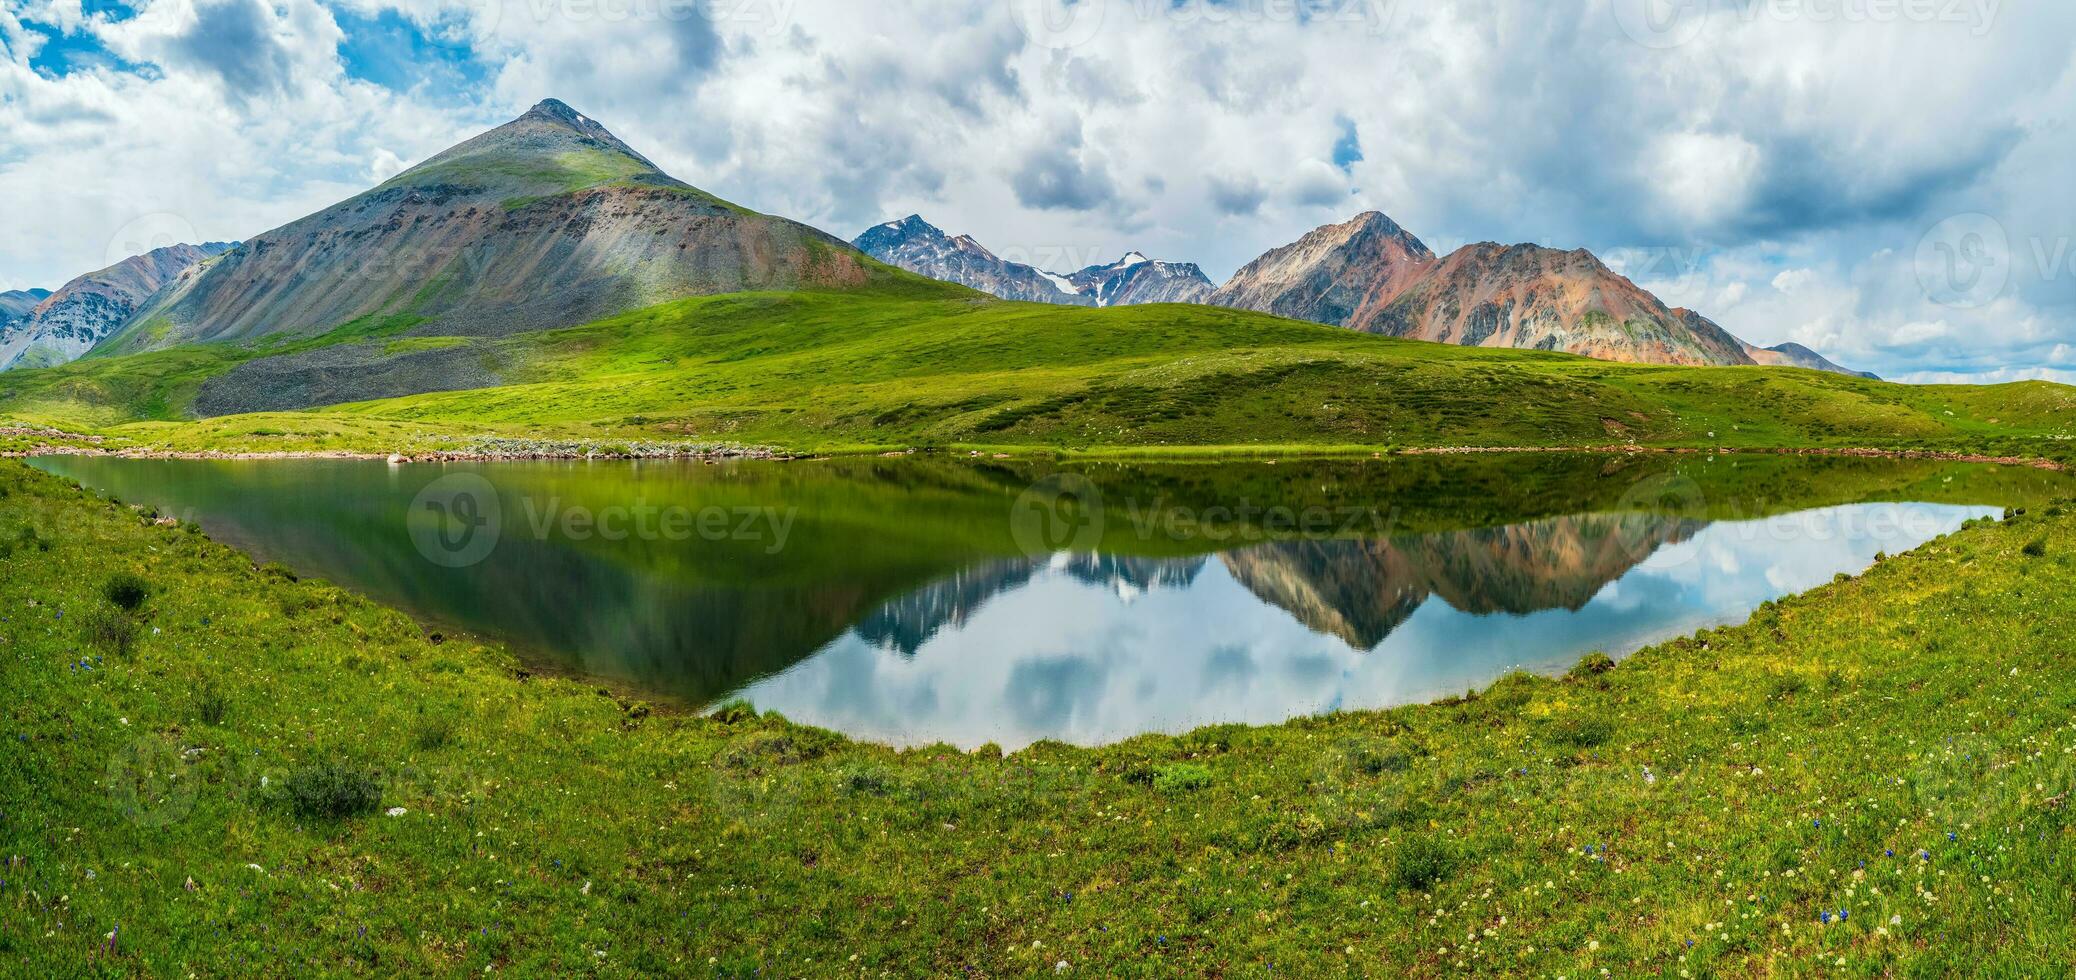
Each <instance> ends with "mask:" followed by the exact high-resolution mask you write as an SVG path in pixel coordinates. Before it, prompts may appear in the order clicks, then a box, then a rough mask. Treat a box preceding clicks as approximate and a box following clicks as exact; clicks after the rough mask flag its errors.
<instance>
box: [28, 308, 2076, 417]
mask: <svg viewBox="0 0 2076 980" xmlns="http://www.w3.org/2000/svg"><path fill="white" fill-rule="evenodd" d="M363 326H365V325H363ZM381 333H382V331H380V330H371V329H352V330H342V331H339V332H337V333H336V334H335V335H334V336H332V337H330V338H328V339H327V342H336V343H338V344H341V345H351V346H350V349H351V350H352V351H353V352H354V355H355V356H356V357H357V358H359V363H361V365H362V366H361V367H359V368H358V370H361V371H363V372H364V374H365V376H367V377H369V378H370V379H379V380H380V383H381V384H382V385H383V386H384V387H383V388H382V389H381V390H388V391H423V390H425V389H428V388H434V387H439V386H441V385H442V384H446V383H449V379H450V378H451V377H453V376H454V375H456V374H457V373H461V374H474V373H480V374H482V375H484V376H487V377H492V378H494V379H495V382H496V384H495V386H494V387H488V388H481V389H477V390H468V391H452V392H439V393H428V394H412V395H407V396H404V397H394V398H387V399H383V400H379V401H369V402H363V403H359V404H350V405H339V406H333V407H328V408H321V409H316V410H311V411H293V412H272V413H265V414H247V415H237V416H228V417H221V418H215V419H209V420H204V421H200V422H188V421H187V420H188V419H189V418H190V416H191V414H192V412H193V409H194V406H195V403H196V400H197V397H198V394H199V393H203V392H205V391H206V392H207V393H208V394H209V397H210V399H211V401H212V402H216V403H222V402H229V403H234V404H235V403H238V402H239V401H240V399H241V398H246V397H248V396H250V397H255V398H257V397H262V396H267V397H272V396H270V395H266V393H267V392H272V391H276V390H278V389H280V388H281V387H282V385H281V382H280V380H279V376H277V375H271V374H265V373H261V372H258V371H257V370H256V369H257V368H259V367H262V366H265V365H266V364H270V363H274V362H269V361H261V360H259V359H261V358H264V357H267V356H269V355H279V354H282V353H284V352H289V351H290V350H291V348H288V347H285V346H282V345H280V344H279V343H278V342H277V344H276V346H275V347H273V348H266V347H240V346H230V345H206V346H190V347H186V348H180V349H174V350H169V351H164V352H159V353H153V354H144V355H135V356H129V357H116V358H106V359H100V360H95V361H90V362H83V363H79V364H74V365H69V366H66V367H64V368H59V369H55V370H47V371H31V372H21V373H11V374H8V375H6V376H4V377H0V417H6V418H13V419H17V420H21V421H29V422H37V423H43V424H50V425H55V426H60V427H66V428H72V429H85V430H92V431H96V432H103V433H109V434H113V435H118V436H122V437H125V438H128V439H133V440H137V441H140V442H145V443H150V444H155V445H160V446H164V447H168V448H177V449H201V448H236V449H243V450H259V451H264V450H308V449H362V450H367V451H384V452H386V451H390V450H392V449H402V450H406V451H413V450H423V449H430V448H437V447H440V446H450V447H451V446H453V445H455V444H457V442H458V441H459V440H461V439H463V438H464V437H466V436H469V435H475V434H505V435H524V436H550V435H552V436H556V437H568V438H579V439H597V440H607V441H610V440H616V439H633V438H642V439H685V440H722V441H729V442H737V443H754V444H767V445H778V446H783V447H788V448H794V449H840V448H867V447H906V446H932V447H945V446H956V447H967V446H975V447H1005V448H1007V447H1034V448H1035V447H1043V448H1047V449H1062V450H1103V449H1136V450H1159V449H1161V448H1163V447H1166V448H1171V449H1172V448H1175V447H1258V448H1264V449H1276V450H1278V451H1287V450H1289V449H1290V448H1293V447H1303V448H1309V449H1315V450H1318V449H1350V450H1353V449H1364V450H1368V449H1377V448H1385V447H1423V446H1425V447H1434V446H1606V445H1615V444H1624V443H1632V442H1633V443H1637V444H1642V445H1651V446H1691V447H1716V446H1722V447H1869V448H1882V449H1931V450H1941V451H1966V452H1980V453H1996V454H2010V455H2024V456H2036V457H2052V458H2065V457H2067V456H2068V455H2069V450H2068V448H2067V446H2068V445H2069V443H2068V440H2069V439H2070V437H2071V436H2072V435H2076V389H2072V388H2068V387H2064V386H2060V385H2053V384H2047V383H2042V382H2035V383H2025V384H2015V385H2004V386H1998V387H1964V386H1930V387H1913V386H1905V385H1895V384H1888V383H1884V382H1879V381H1871V380H1866V379H1861V378H1852V377H1843V376H1838V375H1830V374H1823V373H1819V372H1814V371H1802V370H1794V369H1784V368H1680V367H1659V366H1645V365H1629V364H1618V363H1611V362H1605V361H1595V360H1588V359H1585V358H1579V357H1572V356H1568V355H1562V354H1548V353H1541V352H1534V351H1514V350H1487V349H1480V348H1464V347H1455V346H1448V345H1440V344H1428V343H1419V342H1412V341H1399V340H1392V339H1386V338H1379V337H1374V336H1369V335H1364V334H1356V333H1351V332H1348V331H1344V330H1338V329H1334V328H1329V327H1322V326H1316V325H1313V324H1307V323H1299V322H1296V321H1290V320H1283V319H1278V318H1274V317H1269V316H1265V315H1261V314H1255V313H1248V312H1243V311H1237V310H1226V309H1215V308H1208V307H1196V306H1146V307H1128V308H1120V309H1079V308H1071V307H1059V306H1041V305H1033V304H1021V303H1006V302H998V301H990V300H983V299H978V298H974V297H971V296H968V295H954V296H952V297H950V298H946V297H945V295H944V294H943V293H942V292H938V291H935V290H928V289H924V288H922V287H920V286H915V285H910V284H907V283H899V284H895V285H893V286H890V287H882V288H879V289H876V290H873V291H870V292H863V293H860V292H850V293H827V292H792V293H749V294H734V295H726V296H717V297H707V298H700V299H691V300H684V301H679V302H674V303H669V304H665V305H662V306H657V307H652V308H649V309H645V310H642V311H639V312H636V313H632V314H627V315H623V316H618V317H614V318H611V319H607V320H604V321H601V322H597V323H594V324H590V325H588V326H584V327H578V328H573V329H566V330H556V331H548V332H537V333H529V334H520V335H516V336H510V337H503V338H463V337H453V338H442V337H433V338H426V337H413V338H410V339H397V338H395V337H385V336H381V335H380V334H381ZM312 346H313V345H312V344H311V343H310V342H308V341H304V342H299V343H297V344H296V345H295V347H294V348H293V350H294V351H305V350H308V349H311V347H312ZM243 389H250V391H246V390H243ZM167 423H184V424H177V425H176V424H167Z"/></svg>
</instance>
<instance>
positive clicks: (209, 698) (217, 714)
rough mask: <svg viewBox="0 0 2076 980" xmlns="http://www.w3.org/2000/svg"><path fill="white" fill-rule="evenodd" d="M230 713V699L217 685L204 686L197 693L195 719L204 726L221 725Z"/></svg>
mask: <svg viewBox="0 0 2076 980" xmlns="http://www.w3.org/2000/svg"><path fill="white" fill-rule="evenodd" d="M230 711H231V701H230V699H229V698H227V697H225V696H224V693H223V691H221V690H219V689H218V688H217V686H216V685H214V684H204V685H202V687H201V689H199V690H197V691H196V692H195V718H196V720H198V721H200V722H201V723H202V724H204V725H210V726H215V725H221V724H223V720H224V716H226V715H228V714H230Z"/></svg>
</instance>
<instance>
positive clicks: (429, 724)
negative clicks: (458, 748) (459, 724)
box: [411, 709, 459, 752]
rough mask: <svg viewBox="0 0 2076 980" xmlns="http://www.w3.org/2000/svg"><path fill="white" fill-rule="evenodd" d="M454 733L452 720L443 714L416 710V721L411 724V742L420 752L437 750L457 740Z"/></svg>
mask: <svg viewBox="0 0 2076 980" xmlns="http://www.w3.org/2000/svg"><path fill="white" fill-rule="evenodd" d="M458 741H459V739H458V738H457V737H456V736H455V733H454V720H453V719H452V718H449V717H447V716H446V715H443V714H428V713H426V712H425V711H424V710H423V709H420V710H419V712H418V721H417V723H416V724H414V725H412V726H411V744H412V745H414V746H417V747H418V750H419V751H421V752H437V751H439V750H441V749H444V748H447V747H449V746H452V745H454V744H455V743H456V742H458Z"/></svg>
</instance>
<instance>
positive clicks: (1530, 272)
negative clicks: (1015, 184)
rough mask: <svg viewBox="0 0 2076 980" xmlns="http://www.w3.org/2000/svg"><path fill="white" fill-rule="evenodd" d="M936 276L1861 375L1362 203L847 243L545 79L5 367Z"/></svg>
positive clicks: (321, 376)
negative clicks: (1212, 224) (373, 177)
mask: <svg viewBox="0 0 2076 980" xmlns="http://www.w3.org/2000/svg"><path fill="white" fill-rule="evenodd" d="M903 270H906V271H903ZM918 277H926V278H918ZM931 280H935V281H937V282H932V281H931ZM939 282H941V283H952V284H957V285H960V286H966V287H970V288H972V289H977V290H979V291H981V292H983V293H987V294H991V295H994V296H998V297H1002V298H1005V299H1012V300H1020V301H1024V302H1033V303H1050V304H1061V305H1070V306H1083V307H1117V306H1132V305H1140V304H1149V303H1189V304H1205V305H1214V306H1225V307H1232V308H1237V309H1246V310H1255V311H1260V312H1264V313H1270V314H1275V315H1278V316H1283V317H1288V318H1292V319H1300V320H1310V321H1314V322H1318V323H1324V324H1331V325H1335V326H1341V327H1346V328H1349V329H1352V330H1359V331H1364V332H1369V333H1376V334H1384V335H1388V336H1394V337H1403V338H1410V339H1417V340H1427V341H1435V342H1440V343H1449V344H1460V345H1468V346H1484V347H1518V348H1532V349H1541V350H1552V351H1564V352H1569V353H1575V354H1584V355H1588V356H1592V357H1598V358H1604V359H1609V360H1621V361H1636V362H1644V363H1656V364H1696V365H1702V364H1707V365H1755V364H1763V365H1777V366H1792V367H1807V368H1814V369H1817V370H1823V371H1832V372H1836V373H1840V374H1853V373H1855V372H1851V371H1848V370H1846V369H1844V368H1841V367H1839V366H1838V365H1836V364H1833V363H1832V362H1830V361H1828V360H1826V359H1824V358H1823V357H1822V356H1821V355H1818V354H1817V353H1816V352H1814V351H1810V350H1808V349H1807V348H1804V347H1800V346H1797V345H1791V344H1790V345H1782V346H1780V347H1776V348H1771V349H1761V348H1757V347H1754V346H1752V345H1749V344H1746V343H1744V342H1743V341H1740V340H1738V339H1737V338H1735V337H1733V336H1731V335H1730V334H1729V333H1728V332H1727V331H1725V330H1723V329H1722V328H1721V327H1719V326H1717V325H1716V324H1715V323H1714V322H1712V321H1710V320H1709V319H1708V318H1707V317H1705V316H1702V315H1700V314H1698V313H1694V312H1692V311H1688V310H1680V309H1673V308H1670V307H1668V306H1666V305H1665V304H1664V303H1663V302H1661V301H1660V300H1659V299H1658V298H1657V297H1655V296H1653V295H1651V294H1650V293H1649V292H1647V291H1645V290H1643V289H1641V288H1639V287H1637V286H1636V285H1635V284H1634V283H1632V282H1630V281H1629V280H1628V279H1626V278H1624V277H1622V276H1620V275H1618V274H1616V273H1615V272H1613V271H1612V270H1610V269H1609V268H1608V267H1607V266H1606V265H1605V264H1603V263H1602V262H1601V261H1600V260H1599V259H1598V258H1596V257H1595V256H1594V255H1592V254H1591V253H1590V252H1586V251H1583V250H1577V251H1569V252H1566V251H1558V250H1554V249H1548V248H1543V247H1541V246H1536V245H1513V246H1503V245H1498V244H1492V243H1480V244H1475V245H1469V246H1465V247H1464V248H1461V249H1458V250H1457V251H1455V252H1454V253H1451V254H1450V255H1447V256H1438V255H1436V254H1435V253H1434V252H1433V251H1432V250H1430V249H1429V248H1428V247H1427V246H1426V245H1425V244H1423V243H1422V242H1421V241H1420V239H1419V238H1417V237H1415V236H1414V235H1413V234H1412V233H1411V232H1409V231H1407V230H1406V229H1404V228H1402V227H1400V226H1399V225H1398V224H1397V223H1396V222H1394V221H1392V220H1391V219H1390V218H1388V217H1386V216H1385V215H1383V214H1380V213H1377V212H1369V213H1366V214H1362V215H1358V216H1356V217H1355V218H1353V219H1351V220H1349V221H1347V222H1343V223H1341V224H1336V225H1328V226H1325V227H1322V228H1319V229H1316V230H1314V231H1312V232H1310V233H1308V234H1306V235H1305V236H1303V237H1302V238H1300V239H1299V240H1298V241H1296V242H1293V243H1291V244H1289V245H1285V246H1282V247H1280V248H1276V249H1273V250H1271V251H1269V252H1268V253H1266V254H1264V255H1262V256H1261V257H1260V258H1258V259H1256V260H1254V261H1253V262H1250V263H1248V264H1247V265H1246V266H1245V267H1243V268H1242V269H1240V270H1239V272H1238V273H1236V274H1235V275H1234V276H1233V278H1232V279H1231V281H1229V282H1227V283H1226V284H1225V285H1223V286H1216V285H1214V284H1213V283H1212V282H1211V281H1210V279H1209V278H1207V277H1206V276H1205V275H1204V272H1203V270H1202V269H1200V268H1199V267H1198V266H1196V265H1194V264H1191V263H1186V262H1163V261H1156V260H1153V259H1151V258H1149V257H1147V256H1146V255H1145V254H1143V253H1141V252H1136V251H1134V252H1130V253H1127V254H1126V255H1124V256H1123V257H1122V258H1120V259H1118V260H1117V261H1116V262H1112V263H1110V264H1107V265H1095V266H1090V267H1088V268H1084V269H1081V270H1078V271H1074V272H1065V273H1058V272H1053V271H1049V270H1045V269H1040V268H1036V267H1034V266H1031V265H1028V264H1025V263H1020V262H1015V261H1011V260H1007V259H1004V258H1002V257H1000V256H998V255H996V254H995V253H993V252H991V251H989V250H988V249H987V248H986V247H985V246H983V245H981V244H980V243H979V242H978V241H975V240H974V239H973V238H971V237H968V236H963V235H962V236H959V237H952V236H949V235H946V234H945V233H944V232H943V231H941V230H939V229H938V228H936V227H935V226H933V225H931V224H930V223H929V222H927V221H925V220H924V219H923V218H922V217H921V216H916V215H912V216H910V217H908V218H905V219H902V220H900V221H892V222H888V223H886V224H883V225H879V226H877V227H874V228H871V229H869V230H867V231H866V232H865V233H864V234H862V235H860V236H859V237H858V239H857V240H856V242H855V245H853V244H847V243H845V242H842V241H840V240H838V239H836V238H833V237H831V236H829V235H826V234H824V233H822V232H820V231H817V230H815V229H813V228H810V227H808V226H806V225H803V224H799V223H797V222H793V221H788V220H786V219H783V218H775V217H770V216H766V215H762V214H757V213H755V212H752V211H749V210H747V209H745V208H742V207H738V206H736V205H734V204H731V203H729V202H727V201H723V200H721V199H720V198H717V197H715V196H713V195H711V194H708V193H706V192H704V191H701V190H699V189H698V188H695V187H692V186H690V185H688V184H685V183H683V182H681V181H678V180H676V179H674V178H672V177H670V176H668V175H666V174H664V173H663V172H662V171H661V170H659V169H657V168H656V166H655V165H654V164H652V163H651V162H650V161H649V160H648V159H647V158H645V157H643V156H642V155H641V154H639V153H637V152H636V151H635V150H633V149H632V148H631V147H629V146H627V144H625V143H623V142H621V141H620V140H619V138H617V137H615V136H614V135H613V134H612V133H611V132H609V131H607V130H606V128H605V127H604V126H602V125H600V124H599V123H598V122H597V121H595V120H593V119H591V118H589V117H587V116H585V115H583V114H582V113H579V112H577V111H576V110H574V109H571V108H570V107H569V106H567V105H565V104H563V103H561V102H558V101H556V100H553V99H549V100H547V101H544V102H542V103H540V104H539V105H536V106H534V107H533V108H532V109H531V110H529V111H528V112H526V113H525V114H524V115H522V116H520V117H519V118H517V119H515V120H513V121H511V122H509V123H507V124H505V125H503V126H499V127H497V128H495V129H492V130H490V131H488V132H485V133H483V134H481V135H479V136H476V137H474V138H472V139H469V140H467V141H465V142H462V143H460V144H458V145H456V146H454V147H452V148H450V149H448V150H446V151H444V152H442V153H439V154H437V155H435V156H433V157H432V158H430V159H428V160H426V161H425V162H423V163H421V164H419V165H418V166H415V167H412V168H410V169H409V170H406V171H404V172H403V173H401V174H398V175H397V176H395V177H393V178H391V179H390V180H388V181H386V182H384V183H383V184H382V185H381V186H379V187H376V188H374V189H372V190H369V191H367V192H365V193H363V194H360V195H357V196H355V197H353V198H350V199H348V200H346V201H342V202H340V203H339V204H336V205H333V206H332V207H329V208H326V209H324V210H322V211H320V212H318V213H316V214H313V215H310V216H308V217H305V218H302V219H300V220H298V221H294V222H291V223H289V224H287V225H284V226H282V227H280V228H276V229H274V230H272V231H269V232H265V233H263V234H261V235H258V236H257V237H254V238H252V239H251V240H249V241H246V242H243V243H240V244H235V245H226V244H211V245H178V246H173V247H170V248H165V249H159V250H156V251H154V252H151V253H149V254H147V255H142V256H137V257H134V258H131V259H127V260H125V261H124V262H121V263H118V264H117V265H115V266H111V267H110V268H108V269H103V270H101V271H99V272H95V273H92V274H89V275H87V276H82V277H80V278H79V279H77V280H74V281H73V282H71V283H68V284H66V286H65V287H64V288H62V289H60V290H58V291H57V292H55V293H49V294H45V293H42V292H41V291H22V292H15V293H8V294H5V295H4V296H0V369H5V368H9V367H44V366H50V365H55V364H62V363H64V362H66V361H70V360H72V359H75V358H78V357H80V356H83V355H89V354H91V355H93V356H101V355H109V354H124V353H135V352H141V351H150V350H159V349H164V348H168V347H174V346H178V345H182V344H188V343H195V342H209V341H233V342H245V341H252V340H255V339H259V338H262V337H273V336H287V337H292V338H303V339H308V338H316V337H320V336H326V335H330V339H331V340H333V341H337V342H338V345H335V346H332V347H329V348H326V349H316V350H300V351H298V352H296V353H290V354H282V355H274V356H269V357H262V358H258V359H256V360H253V361H251V362H249V363H246V364H243V365H240V366H238V367H237V368H235V369H234V370H233V371H232V372H231V374H232V375H236V376H237V377H230V376H226V377H225V378H221V379H218V383H216V387H215V388H214V389H208V388H205V389H204V390H203V391H202V392H201V395H200V396H199V397H198V400H197V404H198V405H199V406H203V407H205V408H206V409H207V410H209V411H212V412H216V411H223V412H235V411H253V410H261V409H268V408H293V407H298V406H301V405H308V404H328V403H332V402H335V401H340V400H363V399H365V398H376V397H389V396H395V395H401V394H411V393H419V392H424V391H435V390H451V389H452V388H455V387H480V386H482V385H484V384H494V383H498V376H497V372H496V369H495V366H494V365H486V364H482V363H475V362H470V363H461V362H460V361H458V360H456V358H466V357H468V356H470V355H466V354H464V353H462V352H459V351H454V350H449V351H444V352H443V351H417V352H413V353H412V354H411V355H410V356H411V357H414V358H416V359H417V360H418V361H423V362H424V363H416V362H414V364H413V365H410V370H408V371H406V370H402V369H401V368H400V367H399V365H397V364H394V363H392V361H393V359H394V358H393V356H392V354H391V352H389V350H388V348H386V347H384V346H383V345H380V344H375V343H372V341H373V340H375V339H376V338H381V337H390V336H398V335H402V336H443V337H498V336H506V335H510V334H517V333H525V332H530V331H537V330H546V329H553V328H560V327H569V326H576V325H581V324H585V323H590V322H594V321H597V320H600V319H603V318H606V317H609V316H613V315H616V314H620V313H625V312H629V311H633V310H637V309H642V308H645V307H650V306H654V305H656V304H659V303H663V302H667V301H670V300H674V299H681V298H685V297H691V296H703V295H714V294H721V293H733V292H745V291H768V290H794V289H818V290H820V289H851V288H864V287H876V286H889V285H898V286H900V288H903V289H909V290H921V291H922V293H930V291H932V290H947V289H951V287H949V286H941V285H938V284H937V283H939ZM919 295H920V294H919ZM941 295H945V296H952V295H964V294H963V293H960V292H958V291H953V292H944V293H941Z"/></svg>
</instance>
